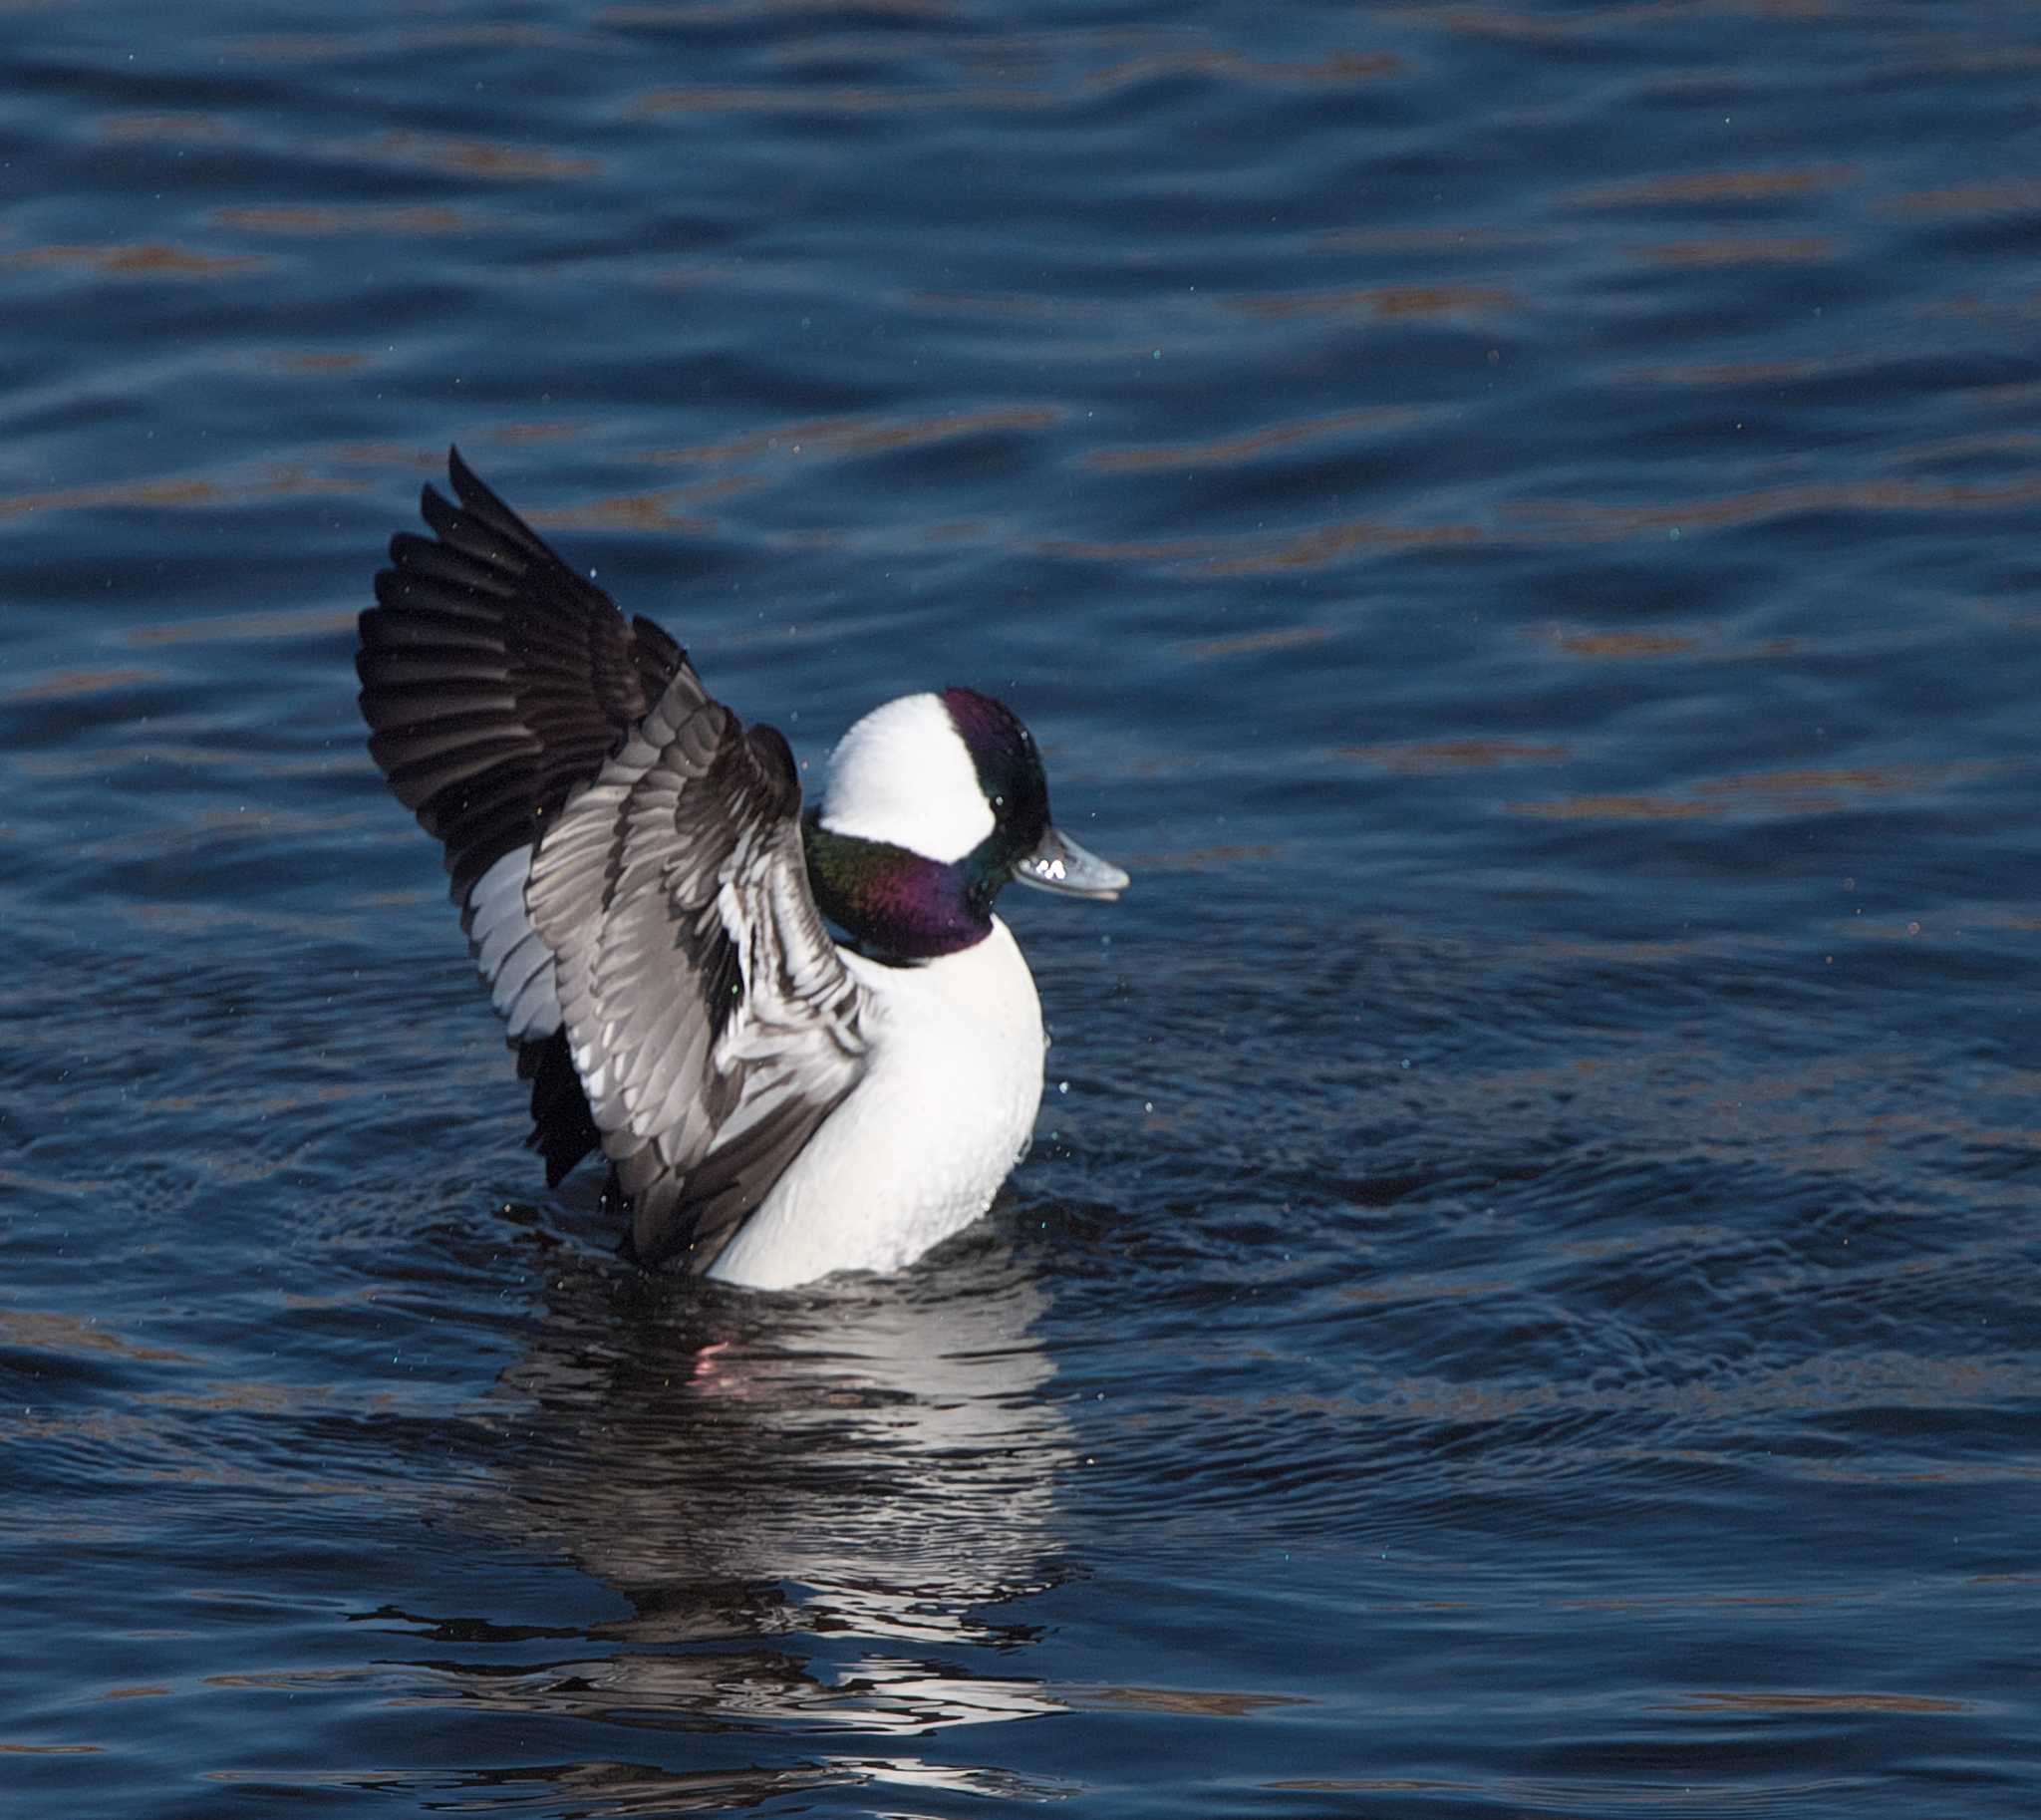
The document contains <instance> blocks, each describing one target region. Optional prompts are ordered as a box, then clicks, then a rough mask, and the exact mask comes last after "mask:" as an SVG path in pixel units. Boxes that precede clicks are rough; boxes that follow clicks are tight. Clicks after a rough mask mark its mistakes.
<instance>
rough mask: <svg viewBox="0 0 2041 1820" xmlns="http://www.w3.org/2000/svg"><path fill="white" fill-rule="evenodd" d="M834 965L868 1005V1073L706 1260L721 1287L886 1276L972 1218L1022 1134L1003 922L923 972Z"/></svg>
mask: <svg viewBox="0 0 2041 1820" xmlns="http://www.w3.org/2000/svg"><path fill="white" fill-rule="evenodd" d="M844 965H845V966H846V967H848V968H849V970H850V971H851V973H852V974H853V975H855V976H856V978H857V980H858V981H859V983H860V984H861V985H862V986H864V988H865V989H866V991H867V992H868V993H869V994H870V995H871V996H870V1000H869V1003H868V1007H867V1010H866V1013H865V1017H864V1031H865V1035H866V1037H867V1039H868V1040H869V1041H870V1044H871V1050H870V1064H869V1067H868V1070H867V1072H866V1074H865V1077H864V1078H863V1079H862V1080H861V1081H859V1082H858V1084H857V1085H856V1086H855V1087H854V1088H853V1089H852V1090H851V1093H850V1096H849V1097H848V1098H847V1099H845V1100H844V1102H843V1103H842V1104H841V1105H840V1106H838V1107H837V1108H836V1110H835V1111H834V1112H832V1113H831V1114H830V1115H829V1117H828V1118H827V1119H826V1120H824V1121H823V1123H822V1125H821V1126H820V1127H819V1128H818V1129H817V1131H816V1132H815V1135H814V1136H813V1137H812V1138H810V1139H809V1140H808V1144H807V1147H806V1148H805V1149H804V1150H803V1151H802V1152H801V1154H800V1156H799V1158H798V1159H797V1160H796V1161H795V1162H794V1164H793V1166H792V1167H791V1168H790V1169H788V1170H787V1172H786V1173H785V1174H784V1175H783V1176H781V1177H780V1179H779V1181H778V1183H777V1184H776V1185H775V1186H774V1188H773V1190H772V1192H771V1194H769V1195H768V1196H767V1197H766V1199H765V1201H764V1204H763V1205H762V1206H760V1207H759V1209H758V1211H757V1212H756V1213H754V1214H753V1215H752V1216H751V1218H750V1219H749V1220H748V1221H747V1222H746V1223H745V1225H744V1228H743V1230H742V1231H741V1232H739V1233H738V1234H737V1236H736V1237H735V1238H734V1239H732V1240H731V1241H730V1244H729V1249H728V1250H727V1251H725V1253H724V1254H723V1256H722V1257H721V1258H719V1259H718V1260H717V1262H716V1265H715V1268H714V1269H712V1270H711V1272H710V1273H709V1274H710V1275H711V1276H713V1277H717V1278H720V1279H722V1280H723V1281H724V1282H726V1283H741V1284H745V1285H747V1286H748V1287H750V1288H753V1289H786V1288H790V1287H792V1286H793V1285H795V1284H798V1283H807V1282H811V1281H812V1280H813V1279H815V1278H816V1277H822V1276H827V1275H828V1274H829V1273H830V1272H831V1271H839V1270H875V1271H892V1270H899V1269H901V1268H903V1267H904V1266H906V1265H907V1264H910V1263H912V1262H913V1260H914V1259H916V1258H918V1257H919V1256H920V1255H921V1254H922V1253H923V1252H925V1251H927V1250H928V1249H929V1247H930V1246H932V1245H934V1244H936V1243H937V1242H938V1241H939V1240H942V1239H946V1238H948V1237H949V1236H950V1234H951V1233H953V1232H957V1231H960V1230H961V1229H962V1228H964V1227H966V1226H968V1225H970V1224H971V1222H972V1221H973V1220H975V1219H977V1218H978V1216H979V1215H980V1214H982V1213H983V1212H984V1211H985V1210H986V1208H987V1207H989V1206H990V1205H991V1204H992V1198H993V1196H994V1194H995V1193H997V1192H998V1190H999V1186H1000V1184H1001V1183H1002V1182H1003V1181H1005V1180H1006V1179H1007V1176H1008V1174H1009V1172H1010V1171H1011V1170H1012V1169H1013V1167H1014V1165H1015V1163H1017V1162H1018V1161H1019V1160H1020V1153H1021V1152H1022V1151H1023V1150H1024V1149H1025V1148H1026V1147H1027V1141H1028V1139H1029V1138H1030V1137H1031V1136H1032V1135H1033V1131H1034V1115H1035V1112H1036V1111H1037V1110H1038V1109H1039V1107H1040V1104H1041V1077H1042V1041H1041V1003H1040V1001H1039V1000H1038V999H1037V998H1036V997H1035V992H1034V980H1033V976H1032V975H1030V974H1029V973H1028V971H1027V963H1026V962H1025V961H1024V960H1022V959H1021V956H1020V946H1019V945H1018V944H1017V943H1016V942H1015V940H1014V937H1013V934H1012V932H1011V931H1009V929H1008V928H1007V925H1006V924H1005V923H1003V922H1001V921H1000V919H999V918H998V917H994V918H993V932H992V934H991V935H989V936H987V937H986V938H985V940H984V941H982V942H980V943H978V944H977V945H976V946H975V947H971V948H967V949H966V950H965V951H964V952H963V953H961V954H952V955H945V956H944V957H943V958H942V959H940V960H936V961H930V962H928V963H927V964H926V965H924V966H920V967H884V966H881V965H879V964H878V963H877V962H873V961H867V960H863V959H861V958H860V957H858V956H856V955H851V954H846V955H845V956H844Z"/></svg>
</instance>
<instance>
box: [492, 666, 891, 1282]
mask: <svg viewBox="0 0 2041 1820" xmlns="http://www.w3.org/2000/svg"><path fill="white" fill-rule="evenodd" d="M800 795H801V792H800V778H799V774H798V772H797V771H796V770H795V768H794V762H793V755H792V754H791V753H789V752H788V751H787V748H786V742H785V741H784V740H783V739H781V738H780V736H779V735H778V734H777V733H776V732H774V731H773V730H772V729H771V728H769V727H754V728H752V729H751V730H750V731H749V732H748V733H746V732H744V731H743V730H742V729H741V728H740V727H739V725H738V723H737V720H736V717H735V716H734V715H732V714H731V713H730V712H729V709H727V708H725V707H724V706H723V705H722V704H721V703H719V702H715V701H712V700H711V699H710V697H709V696H708V695H707V693H706V692H704V690H703V689H702V686H701V684H700V682H699V681H697V680H696V678H695V676H694V674H693V672H692V671H688V672H684V673H682V674H680V675H678V676H676V677H675V679H674V681H673V683H672V684H671V685H670V686H669V687H668V689H667V691H666V694H665V695H664V696H663V697H662V698H661V699H660V702H659V705H658V707H656V708H655V709H654V710H653V712H652V713H651V715H650V716H649V717H647V719H646V721H645V723H644V725H643V726H642V727H640V728H639V729H638V730H637V731H636V732H635V733H634V734H633V735H632V736H631V738H630V739H629V740H628V741H627V742H626V743H625V745H624V747H623V749H622V750H621V751H620V752H619V753H618V754H617V755H616V757H615V758H612V759H611V760H610V761H609V763H608V764H607V765H605V766H604V767H603V771H602V775H601V777H600V778H599V779H598V780H597V781H596V782H595V784H594V785H592V786H591V787H590V788H589V789H587V790H586V791H584V792H582V793H581V794H580V795H579V796H577V797H576V798H575V799H574V800H573V801H572V802H571V803H570V804H569V805H568V807H567V809H566V811H565V813H564V814H563V815H562V816H561V817H560V820H559V821H558V823H557V824H556V825H555V826H554V828H553V829H552V830H551V832H550V833H549V834H548V835H547V837H546V839H545V840H544V842H543V843H542V844H541V845H540V847H539V850H538V856H537V858H536V860H535V862H534V864H533V866H532V871H531V880H530V885H529V887H528V893H527V895H528V899H529V903H530V907H531V917H532V922H533V925H534V926H535V928H536V929H537V932H538V934H539V937H540V939H541V940H542V941H544V942H545V943H546V945H547V946H548V947H549V948H550V949H551V950H552V951H553V953H554V954H555V955H556V956H557V957H558V971H557V979H558V990H559V998H560V1007H561V1012H562V1016H563V1018H564V1021H565V1025H566V1030H567V1040H568V1044H569V1047H570V1049H571V1052H572V1055H573V1060H574V1066H575V1069H576V1071H577V1072H578V1073H579V1074H580V1076H581V1081H582V1084H583V1086H584V1087H585V1088H586V1090H587V1093H588V1100H589V1105H590V1107H591V1108H592V1111H593V1114H594V1119H595V1123H596V1125H597V1126H598V1128H599V1129H600V1130H601V1132H602V1146H603V1149H604V1150H605V1151H606V1152H607V1153H608V1155H609V1157H610V1159H611V1161H612V1162H613V1163H614V1164H615V1166H616V1175H617V1184H618V1186H619V1188H620V1189H621V1190H622V1191H623V1193H624V1194H625V1195H627V1196H628V1197H629V1199H630V1201H631V1206H632V1228H631V1242H632V1247H633V1249H634V1251H635V1252H636V1254H637V1256H638V1258H639V1260H640V1262H642V1263H644V1264H647V1265H653V1264H657V1263H659V1262H661V1261H662V1260H664V1259H666V1258H670V1257H673V1256H675V1255H677V1254H681V1253H685V1254H686V1258H687V1263H688V1267H689V1268H690V1269H691V1270H695V1271H704V1270H707V1269H708V1268H709V1266H710V1265H711V1264H713V1263H714V1262H715V1260H716V1258H717V1256H718V1254H719V1253H721V1251H722V1250H723V1248H724V1246H725V1245H727V1244H728V1243H729V1239H730V1237H731V1235H732V1234H734V1233H735V1231H736V1230H737V1228H738V1226H740V1225H741V1224H742V1222H743V1220H744V1218H745V1216H746V1215H748V1214H749V1213H750V1212H751V1211H752V1209H754V1208H755V1207H756V1206H757V1205H758V1203H759V1202H760V1201H761V1200H762V1199H763V1198H764V1196H765V1194H766V1192H767V1191H768V1190H769V1189H770V1188H771V1186H772V1184H773V1183H774V1182H775V1181H776V1180H777V1179H778V1178H779V1176H780V1174H781V1173H782V1171H783V1170H784V1169H785V1167H786V1165H787V1164H788V1163H789V1162H790V1161H791V1160H792V1158H793V1157H794V1156H795V1155H797V1154H798V1153H799V1151H800V1149H801V1146H802V1145H803V1144H804V1143H806V1141H807V1139H808V1137H809V1135H810V1134H811V1133H812V1132H813V1131H814V1129H815V1127H816V1126H817V1125H818V1124H819V1123H820V1122H821V1121H822V1120H823V1119H824V1118H826V1117H827V1116H828V1114H829V1113H830V1111H831V1110H833V1109H834V1107H835V1106H836V1105H837V1103H838V1102H839V1101H840V1100H841V1099H842V1098H843V1096H844V1095H845V1094H846V1093H847V1092H849V1090H850V1088H851V1087H852V1085H854V1084H855V1082H856V1081H857V1079H858V1077H859V1075H860V1074H861V1073H862V1072H863V1068H864V1055H865V1041H864V1037H863V1034H862V1032H861V1030H860V1015H861V1012H862V1008H863V994H862V990H861V989H860V988H859V987H858V985H857V984H856V982H855V981H853V980H852V979H851V977H850V975H849V974H848V973H847V972H846V971H845V969H844V966H843V962H842V959H841V957H840V956H839V955H838V953H837V950H836V945H835V943H833V942H832V941H831V940H830V939H829V936H828V933H827V931H826V930H824V928H823V926H822V921H821V918H820V916H819V915H818V914H817V913H816V910H815V903H814V899H813V897H812V896H811V895H810V893H809V890H808V880H807V865H806V860H805V858H804V855H803V852H802V847H801V832H800V820H799V816H800Z"/></svg>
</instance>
